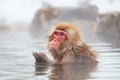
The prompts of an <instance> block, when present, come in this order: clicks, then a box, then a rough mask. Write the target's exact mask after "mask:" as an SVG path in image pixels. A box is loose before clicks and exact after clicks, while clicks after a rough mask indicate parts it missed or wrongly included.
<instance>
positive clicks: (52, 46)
mask: <svg viewBox="0 0 120 80" xmlns="http://www.w3.org/2000/svg"><path fill="white" fill-rule="evenodd" d="M49 49H50V50H58V48H57V46H56V45H54V44H50V45H49Z"/></svg>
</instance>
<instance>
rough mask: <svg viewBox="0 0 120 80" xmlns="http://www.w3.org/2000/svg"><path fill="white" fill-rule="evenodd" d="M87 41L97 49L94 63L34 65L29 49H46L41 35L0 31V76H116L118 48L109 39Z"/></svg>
mask: <svg viewBox="0 0 120 80" xmlns="http://www.w3.org/2000/svg"><path fill="white" fill-rule="evenodd" d="M41 35H43V34H42V33H41ZM90 45H91V46H92V47H93V48H94V49H95V50H97V51H98V54H99V58H98V61H99V62H100V63H98V65H54V66H46V65H37V66H35V65H34V58H33V56H32V52H33V51H42V52H45V53H47V52H48V51H47V49H46V44H45V37H39V38H36V36H34V35H33V34H31V33H29V32H28V31H25V30H23V31H0V80H119V79H120V49H118V48H113V47H112V45H111V44H110V43H109V44H108V43H94V44H93V43H91V44H90Z"/></svg>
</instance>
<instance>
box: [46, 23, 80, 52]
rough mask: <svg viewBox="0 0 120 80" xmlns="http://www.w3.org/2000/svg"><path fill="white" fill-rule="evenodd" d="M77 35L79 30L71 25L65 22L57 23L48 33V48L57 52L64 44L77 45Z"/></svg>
mask: <svg viewBox="0 0 120 80" xmlns="http://www.w3.org/2000/svg"><path fill="white" fill-rule="evenodd" d="M79 33H80V31H79V29H78V28H77V27H76V26H74V25H73V24H70V23H67V22H61V23H58V24H56V25H55V26H54V27H53V29H52V30H51V31H50V34H49V37H48V48H49V49H51V50H57V49H58V48H59V47H60V46H61V44H62V43H64V42H68V41H69V42H71V43H77V41H80V34H79Z"/></svg>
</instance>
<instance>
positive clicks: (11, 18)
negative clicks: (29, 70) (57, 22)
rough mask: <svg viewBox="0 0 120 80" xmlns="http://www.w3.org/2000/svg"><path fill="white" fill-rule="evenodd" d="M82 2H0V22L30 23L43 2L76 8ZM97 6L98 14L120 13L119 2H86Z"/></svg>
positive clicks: (48, 0)
mask: <svg viewBox="0 0 120 80" xmlns="http://www.w3.org/2000/svg"><path fill="white" fill-rule="evenodd" d="M82 1H84V0H0V22H2V23H3V22H5V23H30V22H31V21H32V19H33V17H34V15H35V12H36V11H37V10H38V9H39V8H41V6H42V5H44V4H43V3H44V2H47V3H50V4H52V5H53V6H58V7H65V6H68V7H78V6H80V5H81V4H80V2H82ZM86 1H87V2H89V3H90V4H94V5H97V6H98V8H99V12H100V13H106V12H110V11H120V5H119V4H120V1H119V0H104V1H103V0H89V1H88V0H86ZM66 3H67V4H66Z"/></svg>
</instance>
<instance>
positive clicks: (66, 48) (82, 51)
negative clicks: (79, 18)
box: [48, 22, 97, 64]
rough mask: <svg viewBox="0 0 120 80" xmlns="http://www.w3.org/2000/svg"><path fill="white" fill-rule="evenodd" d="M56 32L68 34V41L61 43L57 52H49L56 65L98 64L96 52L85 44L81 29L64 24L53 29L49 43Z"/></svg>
mask: <svg viewBox="0 0 120 80" xmlns="http://www.w3.org/2000/svg"><path fill="white" fill-rule="evenodd" d="M54 30H64V31H66V32H67V40H65V41H64V42H63V43H61V46H60V47H59V48H58V49H57V50H50V49H49V52H50V53H51V55H52V56H53V58H54V61H55V63H57V64H64V63H91V62H97V60H96V52H95V51H92V50H91V49H90V47H89V46H87V45H86V43H85V42H84V40H83V38H82V36H81V34H79V33H80V31H79V29H78V28H77V27H76V26H74V25H72V24H69V23H66V22H62V23H59V24H57V25H55V27H54V28H53V29H52V31H51V33H50V34H49V37H48V48H49V43H50V42H51V40H52V34H53V32H54Z"/></svg>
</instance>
